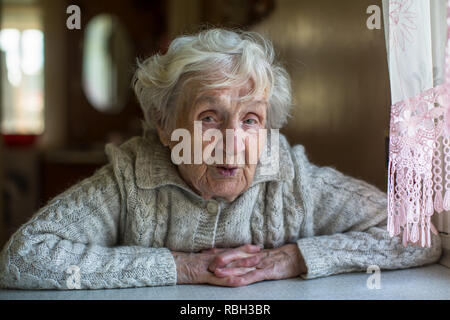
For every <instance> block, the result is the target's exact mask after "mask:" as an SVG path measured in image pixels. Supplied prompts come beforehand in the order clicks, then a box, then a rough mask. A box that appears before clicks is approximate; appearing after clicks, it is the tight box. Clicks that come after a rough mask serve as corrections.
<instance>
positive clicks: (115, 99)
mask: <svg viewBox="0 0 450 320" xmlns="http://www.w3.org/2000/svg"><path fill="white" fill-rule="evenodd" d="M132 63H133V50H132V43H131V40H130V38H129V36H128V34H127V31H126V30H125V28H124V26H123V25H122V23H121V22H120V20H119V18H117V17H116V16H113V15H109V14H101V15H97V16H95V17H94V18H93V19H92V20H91V21H90V22H89V23H88V25H87V26H86V31H85V37H84V45H83V74H82V81H83V90H84V93H85V94H86V97H87V99H88V100H89V102H90V103H91V105H92V106H93V107H94V108H95V109H97V110H98V111H101V112H106V113H118V112H120V111H121V110H122V109H123V107H124V106H125V104H126V102H127V98H128V94H129V90H130V81H131V73H130V66H131V64H132Z"/></svg>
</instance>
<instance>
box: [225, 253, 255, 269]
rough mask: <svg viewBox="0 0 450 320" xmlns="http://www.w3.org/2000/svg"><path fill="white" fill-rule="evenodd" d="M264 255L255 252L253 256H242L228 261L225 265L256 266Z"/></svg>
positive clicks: (231, 266)
mask: <svg viewBox="0 0 450 320" xmlns="http://www.w3.org/2000/svg"><path fill="white" fill-rule="evenodd" d="M263 257H264V255H263V254H260V253H258V254H256V255H254V256H251V257H247V258H242V259H239V260H234V261H233V262H231V263H229V264H227V265H226V267H227V268H237V267H247V268H249V267H256V266H257V265H258V264H259V263H260V262H261V260H262V259H263Z"/></svg>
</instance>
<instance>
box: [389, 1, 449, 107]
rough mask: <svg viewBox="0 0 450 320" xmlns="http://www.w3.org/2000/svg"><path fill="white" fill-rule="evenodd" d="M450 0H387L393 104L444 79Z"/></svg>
mask: <svg viewBox="0 0 450 320" xmlns="http://www.w3.org/2000/svg"><path fill="white" fill-rule="evenodd" d="M446 16H447V1H446V0H383V18H384V26H385V35H386V48H387V56H388V65H389V75H390V82H391V98H392V104H395V103H397V102H399V101H402V100H405V99H407V98H410V97H414V96H417V95H418V94H420V93H421V92H423V91H425V90H427V89H430V88H432V87H434V86H436V85H438V84H441V83H443V81H444V60H445V59H444V58H445V42H446V38H447V23H446Z"/></svg>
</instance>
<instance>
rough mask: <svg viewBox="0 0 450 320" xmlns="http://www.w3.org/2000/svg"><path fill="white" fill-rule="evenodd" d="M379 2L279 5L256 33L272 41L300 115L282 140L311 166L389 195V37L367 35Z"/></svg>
mask: <svg viewBox="0 0 450 320" xmlns="http://www.w3.org/2000/svg"><path fill="white" fill-rule="evenodd" d="M372 4H378V5H379V6H380V8H381V1H374V0H370V1H369V0H356V1H334V0H317V1H306V0H304V1H298V0H282V1H280V0H279V1H277V2H276V8H275V11H274V12H273V13H272V15H271V16H270V17H269V18H268V19H267V20H265V21H263V22H262V23H261V24H259V25H257V26H256V27H254V28H253V30H255V31H259V32H262V33H264V34H266V35H267V36H268V37H269V38H270V39H272V41H273V43H274V46H275V48H276V50H277V51H278V53H279V57H280V58H281V60H282V61H283V62H284V64H285V65H286V66H287V69H288V71H289V73H290V75H291V77H292V84H293V95H294V99H295V107H294V110H293V117H292V119H291V120H290V122H289V124H288V125H287V127H286V128H285V129H284V130H283V132H284V133H285V134H286V135H287V137H288V139H289V140H290V142H291V143H292V144H303V145H304V146H305V148H306V151H307V153H308V155H309V157H310V160H311V161H312V162H314V163H316V164H318V165H331V166H334V167H336V168H337V169H338V170H340V171H342V172H344V173H346V174H349V175H352V176H354V177H358V178H361V179H364V180H366V181H368V182H369V183H372V184H374V185H376V186H378V187H379V188H380V189H382V190H384V191H385V190H386V181H387V180H386V176H387V172H386V161H385V156H386V154H385V131H386V130H387V129H388V128H389V110H390V95H389V94H390V91H389V78H388V68H387V58H386V48H385V41H384V40H385V39H384V32H383V29H381V30H369V29H367V27H366V19H367V18H368V15H367V14H366V9H367V7H368V6H369V5H372Z"/></svg>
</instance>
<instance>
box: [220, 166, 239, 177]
mask: <svg viewBox="0 0 450 320" xmlns="http://www.w3.org/2000/svg"><path fill="white" fill-rule="evenodd" d="M216 169H217V171H218V172H219V174H220V175H222V176H224V177H233V176H234V175H235V174H236V172H237V170H238V169H239V168H238V167H237V166H233V165H220V166H216Z"/></svg>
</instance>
